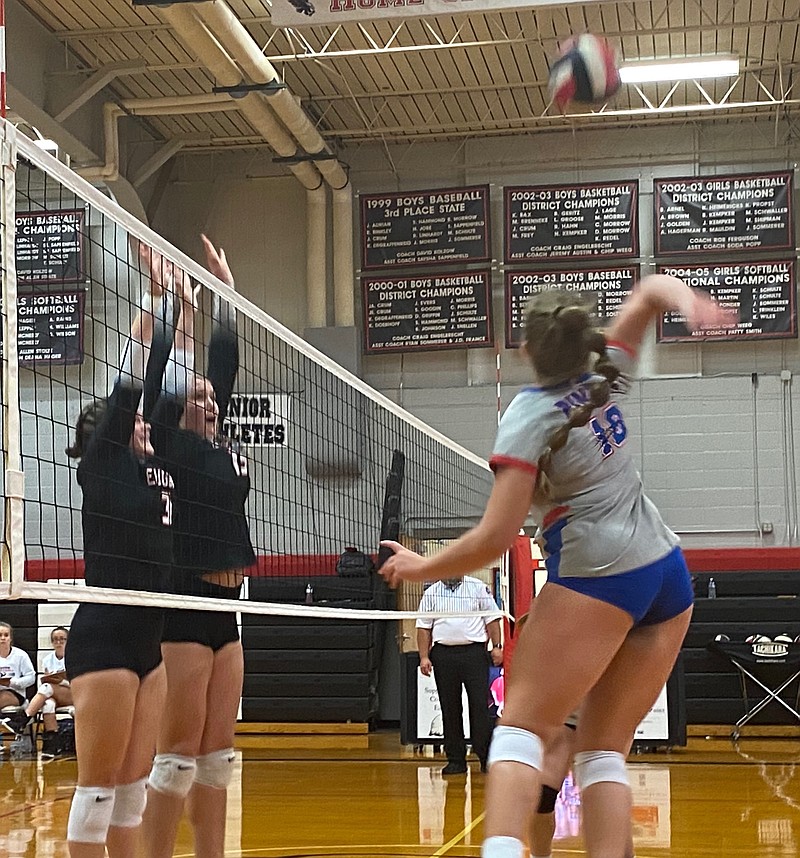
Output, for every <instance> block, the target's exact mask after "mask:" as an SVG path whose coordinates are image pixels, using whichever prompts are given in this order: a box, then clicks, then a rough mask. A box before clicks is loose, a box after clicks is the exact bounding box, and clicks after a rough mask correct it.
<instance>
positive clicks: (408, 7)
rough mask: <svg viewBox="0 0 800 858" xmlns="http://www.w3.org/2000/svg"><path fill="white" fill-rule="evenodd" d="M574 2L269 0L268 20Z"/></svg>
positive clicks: (340, 19)
mask: <svg viewBox="0 0 800 858" xmlns="http://www.w3.org/2000/svg"><path fill="white" fill-rule="evenodd" d="M577 3H578V0H537V2H533V3H532V2H531V0H272V23H273V24H274V26H276V27H302V26H313V25H315V24H325V25H328V26H331V25H334V26H335V25H336V24H349V23H353V22H359V23H361V24H370V23H372V22H373V21H374V20H375V19H376V18H422V17H425V16H426V15H456V14H458V13H461V12H477V13H479V14H484V13H486V12H502V11H503V10H510V9H513V10H515V11H520V10H521V9H539V8H541V7H547V6H570V5H577ZM583 5H586V3H585V2H584V3H583Z"/></svg>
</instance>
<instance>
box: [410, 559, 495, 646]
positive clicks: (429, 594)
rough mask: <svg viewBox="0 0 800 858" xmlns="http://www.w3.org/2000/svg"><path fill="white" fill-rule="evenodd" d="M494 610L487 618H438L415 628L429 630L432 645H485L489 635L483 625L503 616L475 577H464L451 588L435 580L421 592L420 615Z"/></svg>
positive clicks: (422, 620)
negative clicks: (434, 612)
mask: <svg viewBox="0 0 800 858" xmlns="http://www.w3.org/2000/svg"><path fill="white" fill-rule="evenodd" d="M462 609H463V610H464V611H497V616H490V617H441V618H439V619H435V620H432V619H425V618H422V617H420V619H418V620H417V628H418V629H432V630H433V633H432V643H433V644H437V643H439V644H442V645H443V646H461V645H464V644H471V643H486V641H487V640H488V639H489V635H488V633H487V631H486V624H487V623H491V622H493V621H494V620H499V619H500V618H501V617H502V614H501V613H500V609H499V608H498V607H497V604H496V603H495V601H494V599H493V598H492V594H491V593H490V591H489V588H488V587H487V586H486V584H484V583H483V581H479V580H478V579H477V578H470V577H469V576H468V575H467V576H464V579H463V580H462V582H461V583H460V584H459V585H458V586H457V587H456V588H455V589H451V588H450V587H448V586H447V584H445V583H444V581H436V582H435V583H433V584H431V586H430V587H428V589H427V590H426V591H425V592H424V593H423V595H422V601H421V602H420V603H419V610H420V613H428V612H432V611H454V610H462Z"/></svg>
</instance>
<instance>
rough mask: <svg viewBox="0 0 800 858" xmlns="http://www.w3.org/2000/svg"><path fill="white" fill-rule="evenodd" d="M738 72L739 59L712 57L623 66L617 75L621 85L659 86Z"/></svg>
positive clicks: (635, 63) (644, 62) (650, 61)
mask: <svg viewBox="0 0 800 858" xmlns="http://www.w3.org/2000/svg"><path fill="white" fill-rule="evenodd" d="M739 71H740V68H739V57H735V56H713V57H692V58H688V59H680V60H646V61H643V62H633V63H625V65H623V66H621V67H620V70H619V76H620V79H621V80H622V82H623V83H660V82H667V81H675V80H702V79H703V78H712V77H735V76H736V75H738V74H739Z"/></svg>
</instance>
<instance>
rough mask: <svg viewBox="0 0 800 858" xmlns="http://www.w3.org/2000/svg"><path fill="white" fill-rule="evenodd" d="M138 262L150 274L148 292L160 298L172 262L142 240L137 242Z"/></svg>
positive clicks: (169, 274) (169, 273)
mask: <svg viewBox="0 0 800 858" xmlns="http://www.w3.org/2000/svg"><path fill="white" fill-rule="evenodd" d="M139 262H140V263H141V265H142V268H144V269H146V270H147V271H148V272H149V274H150V294H151V295H152V296H153V297H154V298H160V297H161V296H162V295H163V294H164V284H165V283H166V282H167V280H168V278H169V277H171V269H172V263H171V262H167V261H166V260H165V259H164V257H163V256H162V255H161V254H160V253H159V252H158V251H157V250H153V248H152V247H150V245H149V244H145V243H144V242H143V241H140V242H139Z"/></svg>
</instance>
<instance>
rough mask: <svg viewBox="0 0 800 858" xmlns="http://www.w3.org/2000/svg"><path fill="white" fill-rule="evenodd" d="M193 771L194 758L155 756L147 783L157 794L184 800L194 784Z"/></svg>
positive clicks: (195, 766) (177, 755)
mask: <svg viewBox="0 0 800 858" xmlns="http://www.w3.org/2000/svg"><path fill="white" fill-rule="evenodd" d="M195 771H197V763H196V762H195V759H194V757H183V756H181V755H180V754H156V757H155V759H154V760H153V768H152V770H151V771H150V777H149V778H148V783H149V784H150V786H151V787H152V788H153V789H157V790H158V791H159V792H164V793H167V794H168V795H175V796H180V797H181V798H186V796H187V795H189V790H190V789H191V788H192V784H193V783H194V773H195Z"/></svg>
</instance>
